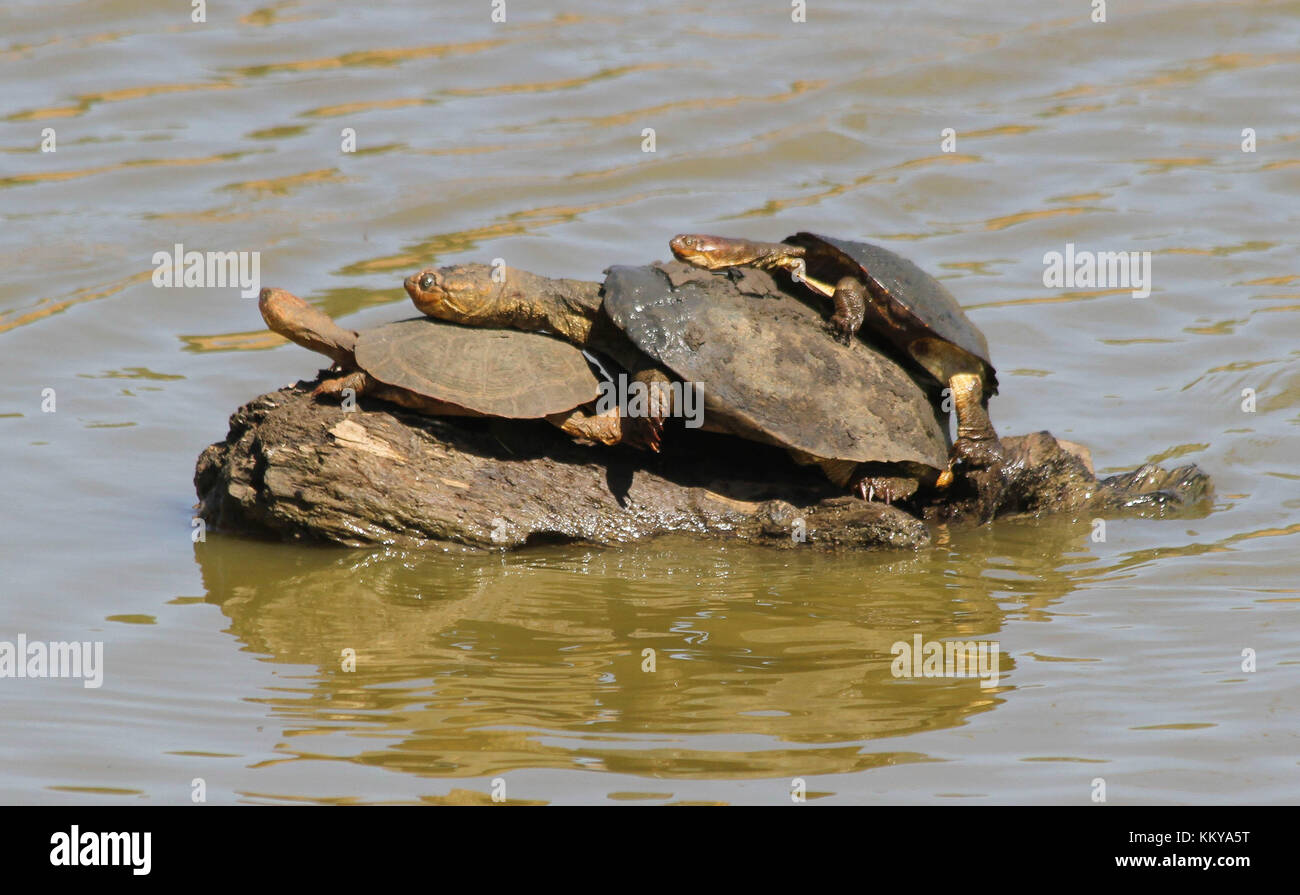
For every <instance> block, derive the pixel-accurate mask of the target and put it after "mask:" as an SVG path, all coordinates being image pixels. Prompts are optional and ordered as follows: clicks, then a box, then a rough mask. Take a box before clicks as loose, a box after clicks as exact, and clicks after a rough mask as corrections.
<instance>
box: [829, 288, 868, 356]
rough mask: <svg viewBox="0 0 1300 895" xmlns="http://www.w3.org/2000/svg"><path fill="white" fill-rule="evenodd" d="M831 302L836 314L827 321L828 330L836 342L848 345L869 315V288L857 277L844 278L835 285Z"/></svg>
mask: <svg viewBox="0 0 1300 895" xmlns="http://www.w3.org/2000/svg"><path fill="white" fill-rule="evenodd" d="M831 300H832V301H833V302H835V313H834V314H832V315H831V317H830V319H829V320H827V321H826V328H827V329H828V330H829V331H830V333H831V335H833V336H834V337H835V341H837V342H839V343H840V344H841V345H848V344H850V343H851V342H852V341H853V336H854V335H856V334H857V331H858V330H860V329H861V328H862V321H863V318H865V317H866V315H867V287H866V286H865V285H864V284H863V283H862V281H861V280H859V279H858V278H857V277H844V278H843V279H841V280H840V281H839V282H838V283H836V284H835V292H834V294H833V295H832V296H831Z"/></svg>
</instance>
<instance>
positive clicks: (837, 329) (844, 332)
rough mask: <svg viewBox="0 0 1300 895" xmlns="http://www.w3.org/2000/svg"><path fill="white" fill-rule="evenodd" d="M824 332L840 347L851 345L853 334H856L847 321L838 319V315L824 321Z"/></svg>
mask: <svg viewBox="0 0 1300 895" xmlns="http://www.w3.org/2000/svg"><path fill="white" fill-rule="evenodd" d="M826 331H827V332H828V333H830V334H831V337H832V338H834V339H835V341H837V342H839V343H840V344H841V345H852V344H853V334H854V332H856V330H855V329H854V328H853V327H852V326H851V324H849V323H848V321H845V320H842V319H839V315H838V314H836V315H835V316H834V317H832V318H831V319H830V320H828V321H826Z"/></svg>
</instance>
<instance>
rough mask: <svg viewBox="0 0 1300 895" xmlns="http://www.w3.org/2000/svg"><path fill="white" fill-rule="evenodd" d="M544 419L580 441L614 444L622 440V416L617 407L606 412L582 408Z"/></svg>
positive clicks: (554, 414)
mask: <svg viewBox="0 0 1300 895" xmlns="http://www.w3.org/2000/svg"><path fill="white" fill-rule="evenodd" d="M546 421H547V422H548V423H551V424H552V425H555V426H558V427H559V429H560V431H562V432H564V433H565V434H567V435H571V436H572V437H574V438H577V439H580V440H582V441H595V442H598V443H600V444H606V445H615V444H620V443H621V442H622V441H623V440H624V435H625V433H624V430H623V418H622V417H621V416H619V413H618V408H617V407H615V408H613V409H612V410H610V411H608V412H606V413H587V412H585V411H584V410H582V409H578V410H572V411H565V412H561V413H553V414H551V415H550V416H548V417H546Z"/></svg>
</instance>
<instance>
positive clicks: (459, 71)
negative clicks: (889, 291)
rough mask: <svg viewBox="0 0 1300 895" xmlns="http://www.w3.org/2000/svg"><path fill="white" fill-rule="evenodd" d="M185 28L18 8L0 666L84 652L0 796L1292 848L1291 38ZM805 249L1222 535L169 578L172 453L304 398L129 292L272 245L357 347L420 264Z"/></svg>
mask: <svg viewBox="0 0 1300 895" xmlns="http://www.w3.org/2000/svg"><path fill="white" fill-rule="evenodd" d="M208 6H209V9H208V21H207V22H206V23H203V24H196V23H192V22H190V20H189V10H188V8H186V7H188V4H179V5H178V4H176V3H172V2H164V0H104V2H63V0H44V2H26V0H17V2H13V0H11V2H9V3H6V4H5V7H4V9H3V11H0V24H2V28H0V31H2V33H3V34H4V37H3V38H2V39H0V218H2V219H3V222H4V226H3V227H0V259H2V260H3V262H4V264H3V268H4V271H5V276H4V277H2V278H0V352H2V353H3V357H4V358H5V363H4V370H5V373H6V375H5V376H4V377H3V378H0V468H2V469H3V470H4V472H3V482H4V492H5V495H6V498H7V500H6V506H7V508H8V512H7V513H6V514H5V515H4V518H3V519H2V520H0V582H2V584H0V586H2V587H3V594H2V596H3V599H2V600H0V607H3V608H2V609H0V621H2V624H0V640H13V639H14V638H15V637H16V636H17V634H18V633H20V632H21V633H25V634H26V635H27V636H28V637H29V638H31V639H43V640H103V641H104V643H105V657H106V658H105V662H106V669H105V682H104V686H103V687H101V688H99V689H85V688H83V687H81V686H80V685H79V683H78V682H76V681H70V680H23V681H18V680H0V705H2V706H3V715H4V718H5V722H4V724H3V727H0V758H3V761H0V799H2V800H4V801H6V802H43V803H86V802H90V803H98V802H122V801H143V802H148V803H171V802H185V801H188V800H189V797H190V783H191V780H193V779H194V778H195V777H201V778H203V779H204V780H205V781H206V783H207V793H208V799H209V801H211V802H223V803H224V802H242V803H250V802H253V803H285V802H329V803H333V802H367V803H375V802H434V803H437V802H454V803H455V802H471V801H488V800H489V794H490V792H491V788H492V780H493V779H495V778H497V777H500V778H503V779H505V781H506V783H507V794H508V797H509V798H510V799H511V800H512V801H520V802H541V803H571V802H594V803H611V804H612V803H628V802H633V803H660V802H726V803H765V804H781V803H787V804H788V803H789V798H790V796H789V793H790V786H791V780H792V779H794V778H796V777H798V778H802V779H804V780H805V781H806V782H807V786H808V790H809V793H810V795H812V796H815V797H816V801H819V802H846V803H861V802H867V803H874V802H888V803H897V802H919V803H952V802H1033V803H1066V804H1080V805H1084V804H1090V802H1091V794H1092V792H1093V786H1092V781H1093V780H1094V779H1095V778H1098V777H1100V778H1103V779H1104V780H1105V781H1106V786H1107V798H1108V801H1109V802H1111V803H1113V804H1115V803H1117V804H1141V803H1164V802H1176V803H1207V802H1208V803H1225V802H1226V803H1231V802H1288V803H1294V802H1296V801H1300V767H1298V764H1300V758H1298V756H1300V724H1298V723H1297V720H1296V709H1297V696H1296V693H1297V683H1300V676H1298V672H1300V667H1298V666H1300V647H1297V645H1296V644H1297V638H1296V637H1295V633H1294V632H1295V626H1296V620H1297V616H1296V614H1295V613H1296V611H1297V609H1298V608H1300V604H1298V602H1297V601H1300V595H1298V593H1297V583H1296V582H1297V568H1298V563H1297V560H1296V552H1297V537H1298V536H1300V521H1298V520H1297V509H1298V508H1300V468H1297V464H1296V457H1297V449H1296V435H1297V430H1296V427H1297V424H1300V411H1298V410H1297V408H1298V407H1300V366H1298V365H1297V355H1298V354H1300V322H1298V313H1297V312H1300V263H1298V262H1297V260H1296V253H1295V240H1294V234H1295V232H1296V231H1297V227H1296V223H1297V211H1296V209H1297V207H1298V206H1297V203H1296V201H1295V196H1296V191H1297V187H1298V186H1300V154H1298V152H1297V150H1298V148H1300V124H1297V122H1300V102H1298V95H1297V89H1296V84H1297V83H1300V51H1298V50H1297V49H1296V48H1297V46H1300V3H1296V2H1215V3H1209V2H1206V3H1192V2H1138V3H1125V4H1114V3H1112V4H1109V7H1110V9H1109V18H1110V21H1108V22H1107V23H1105V24H1094V23H1092V22H1091V21H1089V15H1088V14H1089V11H1090V10H1089V4H1086V3H1078V2H1041V0H1039V2H1032V3H1031V2H1028V0H1013V2H1007V3H999V4H993V5H988V4H968V5H967V6H965V7H963V6H956V7H954V6H953V5H952V4H946V3H940V2H937V0H921V2H906V3H904V2H898V3H878V4H870V7H869V10H870V11H864V5H863V4H860V3H853V2H849V0H824V2H818V3H815V4H810V5H809V6H810V9H809V14H808V21H807V22H806V23H801V24H795V23H792V22H791V21H790V19H789V13H788V9H787V8H786V7H785V6H784V5H783V4H780V3H774V4H753V3H742V2H740V0H713V2H709V3H707V4H705V3H680V4H669V5H664V4H650V3H646V4H635V3H624V4H617V9H614V8H611V5H610V4H603V3H595V2H591V0H571V2H570V0H566V2H565V3H563V4H522V3H512V4H508V21H507V22H506V23H503V24H493V23H492V22H490V21H489V12H490V4H452V3H432V4H431V3H428V2H410V0H402V2H393V3H383V4H338V3H330V2H315V0H300V2H286V3H281V4H275V5H270V6H259V5H258V3H256V2H228V3H221V4H208ZM764 7H766V8H764ZM45 128H53V129H54V132H55V135H56V139H57V143H56V146H57V151H56V152H53V153H43V152H41V151H40V144H41V140H42V131H43V129H45ZM346 128H350V129H352V130H353V131H354V132H355V134H356V142H357V151H356V152H355V153H343V152H341V151H340V147H341V142H342V132H343V130H344V129H346ZM646 128H653V129H654V133H655V143H656V146H655V151H654V152H652V153H651V152H643V151H642V146H643V141H644V139H645V138H644V136H643V131H644V129H646ZM945 128H952V129H953V130H954V131H955V133H956V135H957V144H956V147H955V151H953V152H944V151H942V147H941V144H940V141H941V133H942V131H943V130H944V129H945ZM1245 128H1252V129H1253V130H1254V131H1255V133H1256V138H1257V142H1258V145H1257V151H1255V152H1253V153H1250V152H1243V151H1242V140H1243V137H1242V131H1243V129H1245ZM801 229H819V230H823V231H826V232H830V233H834V234H840V235H843V236H846V237H856V238H864V239H870V240H872V241H876V242H880V243H883V244H885V245H888V246H890V247H892V248H894V249H895V250H897V251H900V252H902V253H903V254H906V255H907V256H909V257H911V258H913V259H914V260H916V261H917V262H918V263H919V264H921V265H922V266H923V267H925V268H927V269H928V270H932V271H934V272H935V273H936V274H937V275H939V276H940V277H941V278H943V279H944V281H945V282H946V284H947V285H948V286H949V288H950V289H951V290H952V291H953V292H954V294H956V295H957V297H958V298H959V300H960V301H961V302H962V303H963V305H964V306H965V307H966V308H967V309H968V311H969V312H970V315H971V317H972V319H974V320H975V322H976V323H977V324H978V325H979V326H980V327H982V328H983V329H984V331H985V332H986V333H987V335H988V338H989V343H990V346H991V348H992V351H993V356H994V359H995V361H996V363H997V365H998V368H999V373H1000V378H1001V380H1002V393H1001V394H1000V395H999V396H998V397H997V398H996V399H995V401H994V403H993V408H992V409H993V413H994V418H995V421H996V422H997V424H998V425H999V427H1000V429H1001V431H1003V432H1006V433H1016V432H1026V431H1032V430H1036V429H1050V430H1051V431H1053V432H1054V433H1056V434H1058V435H1060V436H1062V437H1065V438H1071V439H1074V440H1078V441H1081V442H1084V443H1086V444H1088V445H1089V446H1090V447H1091V448H1092V449H1093V451H1094V455H1095V458H1096V460H1097V465H1098V467H1099V470H1101V471H1117V470H1120V469H1126V468H1131V467H1133V466H1135V465H1137V464H1139V463H1141V462H1143V461H1146V460H1153V461H1156V462H1167V463H1172V464H1175V465H1177V464H1181V463H1187V462H1195V463H1198V464H1200V465H1202V466H1203V467H1204V468H1205V469H1207V470H1208V471H1210V472H1211V473H1212V474H1213V475H1214V476H1215V479H1216V482H1217V486H1218V496H1217V498H1216V502H1215V505H1214V508H1213V512H1212V513H1210V514H1209V515H1208V516H1206V517H1204V518H1199V519H1195V520H1191V521H1182V522H1174V521H1164V522H1160V521H1141V520H1138V521H1112V522H1111V523H1110V524H1109V525H1108V527H1107V536H1106V540H1105V541H1102V542H1098V541H1095V540H1093V539H1092V537H1091V534H1092V527H1091V525H1090V522H1089V520H1087V519H1069V518H1062V519H1051V520H1043V521H1040V522H1036V523H1031V522H1022V523H999V524H996V525H993V526H990V527H987V528H983V529H975V530H971V529H964V530H953V531H940V532H938V535H937V537H936V541H935V545H934V546H933V547H932V548H930V549H927V550H925V551H922V552H920V553H915V554H914V553H879V554H871V555H864V556H838V557H828V556H818V555H813V554H811V553H796V552H788V551H780V552H775V551H765V550H759V549H755V548H746V547H737V546H719V545H717V544H712V543H708V544H701V543H698V542H694V541H692V540H689V539H678V538H669V539H664V540H658V541H652V542H648V543H643V544H638V545H634V546H630V547H627V548H620V549H589V548H585V547H581V546H556V547H547V548H538V549H533V550H529V551H526V552H524V553H520V554H516V555H509V556H501V555H476V556H462V555H443V554H439V553H426V554H417V553H403V552H396V551H373V552H370V551H347V550H329V549H311V548H304V547H298V546H289V545H280V544H266V543H259V542H255V541H248V540H243V539H239V538H235V537H231V536H227V535H221V534H212V535H210V536H209V537H208V538H207V540H206V542H204V543H200V544H193V543H191V538H190V533H191V523H190V519H191V515H192V503H193V500H194V495H193V488H192V485H191V482H190V478H191V475H192V472H193V464H194V460H195V458H196V456H197V455H198V453H199V451H200V450H201V449H202V448H203V447H204V446H205V445H206V444H208V443H209V442H212V441H215V440H218V439H220V438H221V437H222V436H223V435H224V433H225V421H226V417H227V415H228V414H229V413H230V412H231V411H233V410H234V409H235V408H236V407H237V406H238V405H239V404H241V403H242V402H244V401H246V400H248V399H249V398H251V397H253V396H255V395H257V394H259V393H261V392H264V391H267V390H269V389H270V388H273V387H277V386H279V385H281V384H283V383H285V382H288V381H292V380H294V379H297V378H300V377H302V376H305V375H308V374H309V373H310V372H311V371H313V370H315V369H316V368H317V366H318V363H317V358H315V357H313V356H310V355H309V354H308V353H307V352H305V351H303V350H302V349H300V348H297V347H295V346H289V345H283V344H281V342H280V340H278V339H276V338H274V337H271V336H269V334H267V333H266V332H265V331H264V330H263V329H262V325H261V321H260V318H259V317H258V314H257V311H256V307H255V302H254V301H253V300H250V299H243V298H240V296H239V292H238V290H237V289H157V288H154V287H153V285H152V284H151V282H150V275H151V273H152V270H153V264H152V261H151V259H152V257H153V254H154V253H155V252H158V251H170V250H171V248H172V246H173V245H174V244H176V243H182V244H183V245H184V246H185V247H186V248H189V249H198V250H214V251H228V250H250V251H253V250H255V251H259V252H261V275H262V280H263V282H264V283H265V284H267V285H277V286H283V287H285V288H288V289H290V290H291V291H293V292H295V293H297V294H299V295H302V296H304V297H305V298H307V299H309V300H310V301H312V302H313V303H314V304H316V305H317V306H319V307H321V308H322V309H324V310H325V311H327V312H328V313H330V314H332V315H334V316H336V317H338V318H340V319H341V320H342V321H343V322H344V324H345V325H347V326H349V327H354V328H356V327H364V326H369V325H373V324H377V323H379V322H383V321H386V320H390V319H395V318H397V317H400V316H404V315H406V314H408V313H409V304H408V303H407V302H406V299H405V296H404V294H403V293H402V292H401V288H400V281H401V278H402V277H403V276H405V275H406V274H408V273H410V272H411V271H413V270H415V269H416V268H418V267H420V266H423V265H427V264H446V263H454V262H458V261H471V260H473V261H490V260H491V259H493V258H497V257H501V258H505V259H507V260H508V262H509V263H510V264H512V265H515V266H518V267H521V268H526V269H530V270H533V271H536V272H538V273H542V274H548V275H555V276H559V275H563V276H571V277H585V278H596V277H599V275H600V272H601V270H602V269H603V268H605V267H606V266H608V265H610V264H616V263H644V262H646V261H649V260H652V259H655V258H663V257H665V256H666V241H667V239H668V237H669V236H671V235H672V234H674V233H676V232H679V231H682V230H713V231H723V232H729V233H736V234H741V235H749V236H754V237H758V238H766V239H774V238H780V237H782V236H784V235H786V234H788V233H791V232H794V231H796V230H801ZM1067 243H1074V244H1076V245H1077V246H1078V247H1080V248H1086V249H1091V250H1096V251H1150V252H1151V253H1152V264H1153V271H1154V289H1153V291H1152V294H1151V295H1150V296H1149V297H1147V298H1145V299H1135V298H1133V297H1132V296H1130V295H1129V294H1128V291H1127V290H1114V289H1111V290H1107V289H1092V290H1089V289H1073V290H1072V289H1064V290H1049V289H1046V288H1044V286H1043V282H1042V273H1043V255H1044V253H1045V252H1049V251H1063V250H1064V247H1065V245H1066V244H1067ZM45 389H53V390H54V394H55V396H56V399H57V403H56V411H55V412H54V413H45V412H42V399H43V394H44V392H43V390H45ZM1245 389H1251V390H1253V392H1254V395H1255V401H1256V403H1255V409H1254V411H1253V412H1246V411H1244V410H1243V407H1242V403H1243V400H1244V398H1243V390H1245ZM915 633H921V634H923V635H924V636H925V637H926V638H927V639H943V638H956V637H961V638H964V639H990V640H996V641H998V642H999V644H1000V645H1001V649H1002V651H1003V659H1002V671H1003V675H1002V678H1001V680H1000V682H999V686H998V687H997V688H994V689H984V688H981V687H980V686H979V684H978V682H977V681H975V680H938V681H936V680H900V679H895V678H894V677H892V675H891V674H890V669H889V663H890V659H891V658H892V657H891V655H890V646H891V644H893V643H894V642H896V641H898V640H908V639H910V638H911V637H912V635H913V634H915ZM647 647H650V648H653V649H655V650H656V651H657V656H658V662H657V670H656V671H655V672H654V673H652V674H650V673H645V672H643V671H641V662H642V659H641V655H642V650H643V649H645V648H647ZM345 649H353V650H355V651H356V653H357V656H358V666H357V670H356V671H355V672H351V673H347V672H343V671H342V670H341V669H340V655H341V652H342V651H343V650H345ZM1246 649H1250V650H1254V651H1255V654H1256V656H1257V660H1256V661H1257V670H1256V671H1254V672H1245V671H1243V670H1242V658H1241V656H1242V651H1243V650H1246Z"/></svg>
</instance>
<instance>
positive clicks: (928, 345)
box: [669, 232, 1002, 487]
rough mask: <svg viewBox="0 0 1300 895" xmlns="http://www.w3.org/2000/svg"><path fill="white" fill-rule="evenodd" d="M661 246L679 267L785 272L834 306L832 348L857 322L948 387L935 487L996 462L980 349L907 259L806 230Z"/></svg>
mask: <svg viewBox="0 0 1300 895" xmlns="http://www.w3.org/2000/svg"><path fill="white" fill-rule="evenodd" d="M669 248H670V249H671V250H672V253H673V255H674V256H675V257H677V258H678V259H679V260H681V261H683V262H686V263H688V264H693V265H695V266H698V267H701V268H704V269H708V270H723V269H731V268H737V267H742V266H753V267H757V268H761V269H768V270H772V269H781V270H785V271H787V272H788V273H789V274H790V276H791V277H792V278H793V279H794V280H795V281H796V282H802V283H804V284H805V285H806V286H807V287H808V288H810V289H812V290H813V291H814V292H816V293H818V294H820V295H823V296H826V297H827V298H830V299H832V301H833V302H834V305H835V311H834V313H833V314H832V315H831V317H830V319H829V321H828V322H827V328H828V329H830V331H831V332H832V334H833V335H834V336H835V337H836V339H837V340H838V341H840V342H841V343H843V344H845V345H847V344H850V342H851V341H852V338H853V335H854V334H855V333H857V332H858V330H859V329H860V328H861V327H862V325H863V323H864V320H865V321H866V323H867V326H868V329H869V331H870V332H871V333H872V334H873V335H875V336H878V337H879V338H881V339H883V340H884V341H886V342H887V343H889V344H891V345H892V346H893V347H894V348H895V349H897V350H899V351H901V352H902V353H903V354H904V355H905V356H906V357H910V358H911V359H912V360H913V361H915V362H916V364H917V365H919V366H920V367H921V368H922V369H923V370H925V371H926V372H927V373H928V374H929V375H930V376H932V377H933V378H934V379H935V380H937V381H938V382H939V383H940V384H941V385H942V386H946V387H947V388H949V389H950V390H951V391H950V394H951V396H952V403H953V407H954V408H955V409H956V411H957V440H956V442H955V443H954V444H953V448H952V452H951V457H950V460H949V463H948V466H947V467H946V468H945V469H944V472H943V474H942V475H941V476H940V478H939V480H938V483H937V484H938V485H939V486H940V487H946V486H947V485H949V484H950V483H951V482H952V480H953V470H954V468H958V469H961V468H967V469H986V468H992V467H996V466H999V465H1000V464H1001V462H1002V451H1001V443H1000V442H999V440H998V436H997V433H996V432H995V431H994V429H993V424H992V423H991V421H990V420H989V416H988V412H987V409H986V407H987V402H988V399H989V397H991V396H992V395H995V394H997V390H998V380H997V373H996V371H995V370H994V367H993V364H992V362H991V361H990V360H989V348H988V342H987V340H986V339H985V338H984V334H983V333H982V332H980V330H979V329H978V328H977V327H976V326H975V324H973V323H972V322H971V321H970V319H969V318H967V316H966V314H965V313H964V312H963V311H962V309H961V305H959V304H958V303H957V300H956V299H955V298H954V297H953V295H952V293H951V292H949V291H948V290H947V289H946V288H944V286H943V284H941V283H940V282H939V281H938V280H936V279H935V278H934V277H932V276H930V275H929V274H928V273H926V272H925V271H923V270H922V269H921V268H919V267H917V266H916V265H915V264H913V263H912V262H911V261H909V260H907V259H906V258H904V257H902V256H901V255H897V254H895V253H894V252H891V251H889V250H888V249H885V248H882V247H880V246H878V245H872V244H871V243H866V242H853V241H850V240H845V239H837V238H834V237H830V236H820V235H818V234H815V233H806V232H800V233H796V234H795V235H793V236H790V237H787V238H786V239H785V241H784V242H779V243H772V242H756V241H753V240H748V239H737V238H731V237H725V236H708V235H704V234H698V233H683V234H679V235H677V236H675V237H673V238H672V240H670V241H669ZM830 283H834V284H835V285H834V286H831V285H829V284H830Z"/></svg>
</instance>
